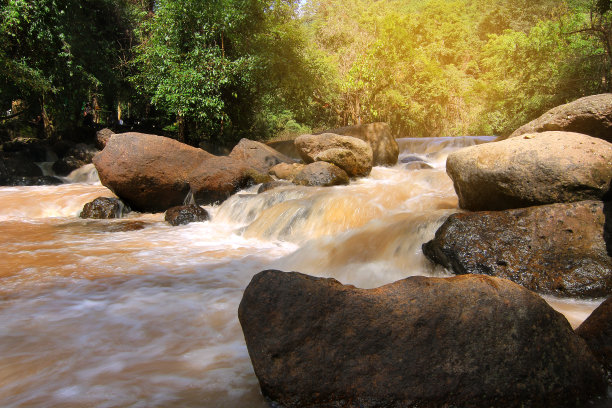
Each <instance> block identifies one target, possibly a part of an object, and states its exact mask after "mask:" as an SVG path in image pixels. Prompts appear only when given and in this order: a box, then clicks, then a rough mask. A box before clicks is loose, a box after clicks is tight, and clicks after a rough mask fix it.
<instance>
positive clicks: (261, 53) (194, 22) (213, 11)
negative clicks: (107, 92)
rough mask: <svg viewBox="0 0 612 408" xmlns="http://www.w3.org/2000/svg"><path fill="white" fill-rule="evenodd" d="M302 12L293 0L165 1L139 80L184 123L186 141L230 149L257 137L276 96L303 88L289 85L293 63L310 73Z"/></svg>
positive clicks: (144, 46) (150, 27) (142, 53)
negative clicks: (303, 49) (298, 34)
mask: <svg viewBox="0 0 612 408" xmlns="http://www.w3.org/2000/svg"><path fill="white" fill-rule="evenodd" d="M296 10H297V2H295V1H291V0H286V1H281V0H215V1H205V2H203V1H199V0H181V1H177V0H160V1H158V2H156V7H155V13H154V15H153V17H152V18H151V19H150V20H149V21H147V22H145V24H144V25H143V27H142V29H141V31H140V35H141V45H139V46H138V48H137V57H136V59H135V60H134V64H135V68H136V70H137V74H136V75H134V77H133V81H134V83H135V84H137V86H138V89H139V90H141V92H143V93H144V94H146V95H149V96H150V99H151V102H152V103H153V104H154V105H155V106H156V107H158V108H159V109H161V110H163V111H165V112H167V113H168V114H169V115H175V116H176V122H177V126H178V138H179V140H185V139H186V136H189V138H190V141H191V142H198V141H199V140H204V141H209V142H212V143H215V144H227V143H228V142H231V141H232V140H236V139H237V138H239V137H241V136H243V135H248V134H249V133H252V132H255V131H256V130H257V126H256V125H257V124H258V123H261V122H262V119H261V110H262V109H265V107H266V106H268V107H269V106H270V105H271V102H268V103H266V99H268V100H269V99H270V96H271V95H270V94H271V92H272V90H274V89H276V88H279V87H280V88H285V89H286V88H287V87H289V88H290V87H293V88H295V85H294V84H297V83H299V81H294V82H293V84H292V85H288V82H287V76H288V71H289V70H288V67H289V66H288V65H287V64H288V63H290V62H292V63H294V66H293V67H294V68H295V69H297V70H298V72H299V71H300V69H301V67H302V62H301V61H302V60H301V57H300V55H299V52H298V49H299V47H300V42H299V41H296V39H295V36H294V35H292V33H291V30H292V29H294V28H295V27H293V26H291V24H290V22H291V19H292V18H293V17H294V15H295V13H296ZM281 59H282V60H284V63H281ZM289 77H290V75H289ZM275 85H276V86H275ZM274 96H275V97H281V98H282V97H283V96H285V97H286V96H287V93H286V92H285V93H284V94H283V93H282V92H277V91H275V92H274ZM264 122H265V120H264ZM264 132H265V130H264ZM251 137H257V136H256V135H255V136H251Z"/></svg>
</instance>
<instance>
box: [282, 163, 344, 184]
mask: <svg viewBox="0 0 612 408" xmlns="http://www.w3.org/2000/svg"><path fill="white" fill-rule="evenodd" d="M293 183H294V184H297V185H300V186H321V187H329V186H338V185H346V184H348V183H349V177H348V175H347V174H346V172H345V171H344V170H342V169H341V168H340V167H338V166H336V165H333V164H331V163H327V162H315V163H311V164H309V165H307V166H304V168H303V169H302V170H300V172H299V173H298V174H296V175H295V177H294V178H293Z"/></svg>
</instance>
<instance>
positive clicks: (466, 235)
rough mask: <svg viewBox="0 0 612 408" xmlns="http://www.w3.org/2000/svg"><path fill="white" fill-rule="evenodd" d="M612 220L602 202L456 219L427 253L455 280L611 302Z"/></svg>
mask: <svg viewBox="0 0 612 408" xmlns="http://www.w3.org/2000/svg"><path fill="white" fill-rule="evenodd" d="M606 207H607V206H606ZM611 215H612V214H611V213H610V209H609V208H606V211H605V214H604V205H603V203H602V202H599V201H585V202H578V203H569V204H551V205H545V206H538V207H529V208H522V209H514V210H506V211H483V212H475V213H463V214H453V215H451V216H450V217H449V218H448V219H447V220H446V221H445V222H444V224H442V226H441V227H440V228H439V229H438V231H437V232H436V235H435V238H434V239H433V240H431V241H429V242H428V243H426V244H424V245H423V253H424V254H425V256H427V257H428V258H429V259H430V260H432V261H434V262H436V263H438V264H440V265H442V266H444V267H445V268H447V269H450V270H452V271H453V273H456V274H466V273H473V274H483V275H491V276H498V277H501V278H506V279H510V280H512V281H514V282H516V283H518V284H520V285H522V286H524V287H526V288H528V289H531V290H534V291H537V292H541V293H548V294H554V295H559V296H588V297H601V296H607V295H609V294H612V258H611V257H610V255H609V252H608V249H607V248H606V240H608V241H609V237H605V236H604V228H605V226H606V224H609V223H610V222H612V220H611V219H610V216H611Z"/></svg>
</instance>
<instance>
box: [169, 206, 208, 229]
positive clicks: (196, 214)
mask: <svg viewBox="0 0 612 408" xmlns="http://www.w3.org/2000/svg"><path fill="white" fill-rule="evenodd" d="M164 219H165V220H166V222H168V223H169V224H170V225H173V226H175V227H176V226H178V225H187V224H190V223H192V222H203V221H208V220H209V219H210V215H209V214H208V211H206V210H205V209H204V208H202V207H200V206H199V205H195V204H189V205H180V206H176V207H172V208H169V209H168V210H166V215H165V216H164Z"/></svg>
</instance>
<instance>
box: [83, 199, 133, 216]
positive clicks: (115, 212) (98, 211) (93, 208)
mask: <svg viewBox="0 0 612 408" xmlns="http://www.w3.org/2000/svg"><path fill="white" fill-rule="evenodd" d="M129 212H130V208H129V207H128V206H126V205H125V204H123V202H121V200H119V199H118V198H114V197H98V198H96V199H95V200H93V201H91V202H89V203H87V204H85V206H83V211H81V214H80V215H79V216H80V217H81V218H95V219H111V218H121V217H123V216H124V215H125V214H127V213H129Z"/></svg>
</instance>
